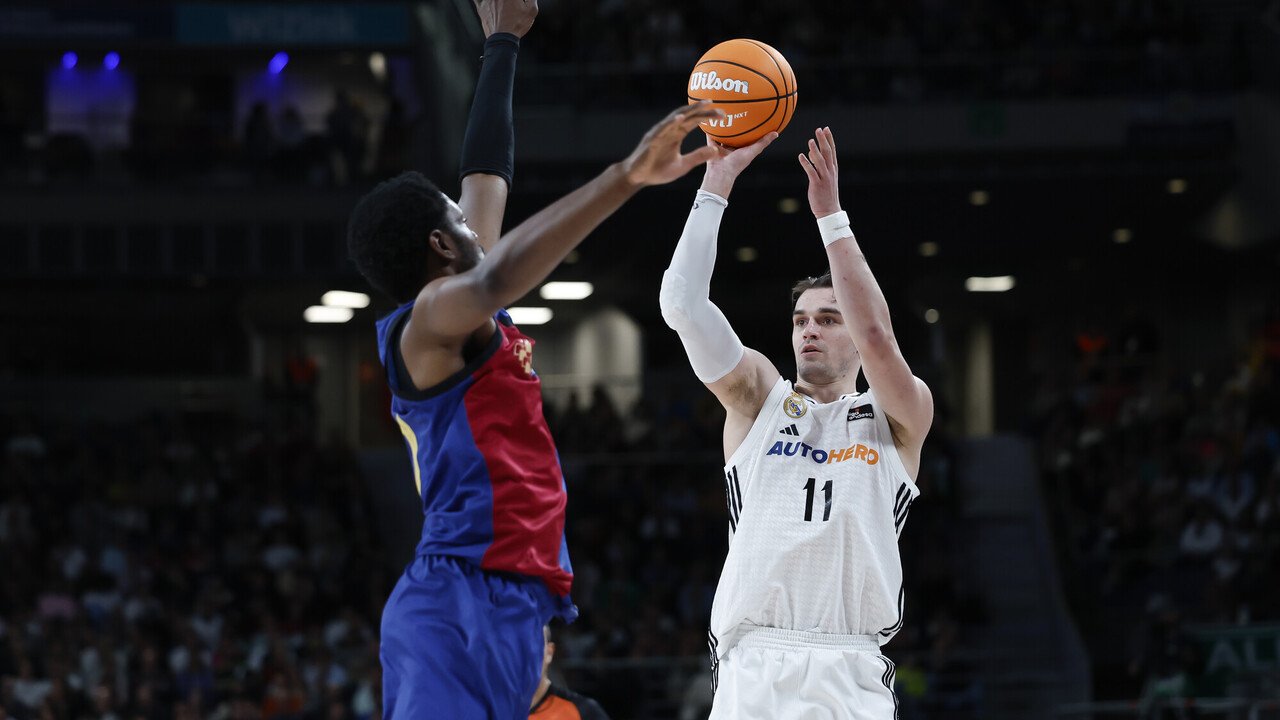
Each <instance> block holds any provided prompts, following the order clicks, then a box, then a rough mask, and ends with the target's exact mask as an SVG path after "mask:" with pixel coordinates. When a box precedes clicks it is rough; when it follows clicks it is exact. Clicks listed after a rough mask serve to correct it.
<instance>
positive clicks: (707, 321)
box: [658, 190, 746, 384]
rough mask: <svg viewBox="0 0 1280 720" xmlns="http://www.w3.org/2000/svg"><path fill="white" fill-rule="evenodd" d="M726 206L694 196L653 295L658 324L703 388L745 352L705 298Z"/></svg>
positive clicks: (718, 199) (704, 195)
mask: <svg viewBox="0 0 1280 720" xmlns="http://www.w3.org/2000/svg"><path fill="white" fill-rule="evenodd" d="M728 205H729V202H728V201H727V200H725V199H724V198H722V197H720V196H719V195H715V194H713V193H709V192H706V191H705V190H699V191H698V195H697V197H695V198H694V202H693V209H692V210H690V211H689V219H688V220H687V221H686V222H685V225H684V233H682V234H681V235H680V242H679V243H677V244H676V250H675V253H674V254H672V256H671V266H670V267H668V268H667V271H666V272H665V273H663V275H662V290H661V291H660V292H659V293H658V303H659V305H660V306H661V308H662V319H663V320H665V321H666V323H667V326H668V327H670V328H671V329H672V330H675V331H676V333H677V334H678V335H679V336H680V342H681V343H683V344H684V350H685V353H686V354H688V356H689V364H690V365H692V366H693V372H694V374H695V375H697V376H698V379H699V380H701V381H702V382H704V383H708V384H710V383H713V382H715V381H717V380H719V379H721V378H723V377H724V376H725V375H728V374H729V373H730V372H732V371H733V369H734V368H735V367H737V366H738V363H739V362H741V360H742V356H743V353H745V352H746V349H745V348H744V347H743V346H742V341H741V340H739V339H738V335H737V333H735V332H734V331H733V327H732V326H731V325H729V321H728V320H727V319H726V318H725V316H724V313H722V312H720V308H718V307H716V306H715V305H713V304H712V303H711V298H710V295H711V272H712V270H714V268H715V264H716V238H717V235H718V234H719V232H720V219H721V217H723V216H724V209H725V208H726V207H728Z"/></svg>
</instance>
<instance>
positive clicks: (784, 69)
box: [689, 38, 797, 147]
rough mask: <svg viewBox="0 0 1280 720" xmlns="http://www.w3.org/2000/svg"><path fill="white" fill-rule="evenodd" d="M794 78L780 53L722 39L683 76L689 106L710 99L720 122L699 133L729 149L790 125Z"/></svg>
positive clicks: (748, 42)
mask: <svg viewBox="0 0 1280 720" xmlns="http://www.w3.org/2000/svg"><path fill="white" fill-rule="evenodd" d="M796 97H797V96H796V75H795V73H793V72H791V65H790V64H788V63H787V59H786V58H784V57H782V53H780V52H778V51H777V50H774V49H773V48H771V47H769V46H768V45H765V44H764V43H762V42H760V41H758V40H748V39H746V38H738V39H736V40H726V41H724V42H722V43H720V44H719V45H716V46H715V47H713V48H711V49H710V50H708V51H707V53H706V54H705V55H703V56H702V59H701V60H699V61H698V64H697V65H694V66H693V72H692V73H690V75H689V102H690V103H694V102H697V101H699V100H710V101H711V102H712V103H714V104H715V106H716V107H718V108H720V109H721V110H723V111H724V114H725V117H724V119H723V120H711V121H708V122H704V123H702V125H701V127H702V131H703V132H705V133H706V134H707V135H710V136H711V137H712V138H714V139H715V140H716V141H717V142H720V143H722V144H724V145H728V146H730V147H742V146H744V145H750V144H751V143H753V142H755V141H756V140H759V139H760V138H762V137H764V136H765V135H767V134H769V133H770V132H773V131H775V130H776V131H778V132H782V129H783V128H785V127H786V126H787V123H789V122H791V116H792V114H794V113H795V111H796Z"/></svg>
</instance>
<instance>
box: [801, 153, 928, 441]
mask: <svg viewBox="0 0 1280 720" xmlns="http://www.w3.org/2000/svg"><path fill="white" fill-rule="evenodd" d="M814 135H815V137H814V138H813V139H811V140H809V152H808V154H807V155H806V154H804V153H801V154H800V157H799V160H800V166H801V167H802V168H804V172H805V175H807V176H808V177H809V208H810V209H811V210H812V211H813V215H814V217H815V218H817V219H818V227H819V228H820V230H821V232H822V241H823V243H824V244H825V245H826V247H827V261H828V262H830V263H831V284H832V286H833V288H834V290H835V295H836V303H837V304H838V305H839V306H840V310H841V313H842V314H843V316H844V324H845V327H847V328H848V329H849V333H850V334H851V335H852V336H853V343H854V345H855V346H857V348H858V353H859V354H860V355H861V356H862V371H863V373H865V374H866V376H867V383H868V384H870V386H871V389H872V390H873V391H874V392H875V397H876V399H877V400H878V401H879V402H880V404H881V406H883V407H884V411H885V414H887V415H888V416H889V420H890V425H891V426H892V429H893V434H894V439H895V441H896V442H897V444H898V446H899V447H901V448H903V449H905V450H907V451H908V452H911V453H913V454H914V453H918V452H919V450H920V446H921V445H922V444H923V443H924V438H925V435H926V434H928V432H929V426H930V425H931V424H932V423H933V395H932V394H931V393H930V392H929V388H928V386H927V385H925V384H924V381H923V380H921V379H920V378H917V377H916V376H915V375H913V374H912V372H911V367H910V366H908V365H907V361H906V359H905V358H903V357H902V351H901V350H900V349H899V348H898V341H897V338H895V337H894V334H893V324H892V322H891V321H890V318H889V305H888V303H886V302H885V299H884V293H882V292H881V291H880V285H879V284H878V283H876V279H875V276H874V275H872V274H871V266H870V265H868V264H867V258H866V256H864V255H863V254H862V248H860V247H858V241H857V240H856V239H855V238H854V236H853V231H852V230H851V229H850V228H849V216H848V215H847V214H845V213H844V212H843V211H841V209H840V188H839V165H838V163H837V160H836V145H835V138H834V137H833V136H832V135H831V129H830V128H820V129H818V130H817V131H815V133H814Z"/></svg>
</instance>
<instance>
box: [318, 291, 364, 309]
mask: <svg viewBox="0 0 1280 720" xmlns="http://www.w3.org/2000/svg"><path fill="white" fill-rule="evenodd" d="M320 304H321V305H324V306H326V307H336V308H352V309H353V310H362V309H364V308H367V307H369V296H368V295H365V294H364V293H360V292H348V291H346V290H330V291H329V292H327V293H325V294H324V295H321V296H320Z"/></svg>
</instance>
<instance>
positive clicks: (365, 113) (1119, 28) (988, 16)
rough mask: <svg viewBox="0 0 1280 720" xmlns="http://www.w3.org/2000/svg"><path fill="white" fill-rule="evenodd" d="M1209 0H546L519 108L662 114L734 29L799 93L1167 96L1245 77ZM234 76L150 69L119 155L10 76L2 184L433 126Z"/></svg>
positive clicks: (341, 97)
mask: <svg viewBox="0 0 1280 720" xmlns="http://www.w3.org/2000/svg"><path fill="white" fill-rule="evenodd" d="M1212 7H1213V3H1194V2H1192V0H1053V1H1052V2H1047V3H1046V2H1035V1H1033V0H982V1H981V2H969V3H947V2H943V1H942V0H908V1H905V2H890V1H889V0H876V1H875V2H871V3H857V4H850V3H844V2H838V1H837V0H823V1H822V2H813V3H803V4H798V5H797V4H787V3H781V4H780V3H772V4H770V3H748V2H743V1H742V0H732V1H730V2H709V1H707V0H701V1H700V2H686V1H685V0H643V1H636V2H621V1H619V0H608V1H606V2H589V1H588V0H565V1H564V2H556V3H547V4H546V6H545V7H544V8H543V9H542V10H541V12H540V14H539V17H538V22H537V26H536V28H535V30H534V31H533V33H532V34H531V35H530V36H529V38H528V39H527V40H526V42H525V44H524V48H525V49H524V50H523V52H522V66H521V67H522V69H521V72H520V73H519V75H518V78H517V92H516V95H515V102H516V105H517V106H518V108H519V107H529V106H560V107H563V106H570V107H573V108H575V109H578V110H582V109H590V110H597V109H599V108H609V107H613V108H624V107H632V108H635V107H645V108H652V107H667V106H669V104H670V102H671V100H672V98H677V99H678V98H679V97H681V92H680V88H681V87H683V86H684V84H685V80H686V78H687V74H688V72H689V70H690V68H691V67H692V66H693V64H694V63H695V62H696V61H697V60H698V58H699V57H701V56H702V54H703V53H704V52H705V51H706V50H708V49H709V48H710V47H711V46H712V45H714V44H715V43H717V42H720V41H722V40H725V39H729V38H733V37H752V38H757V39H760V40H763V41H765V42H768V43H770V44H772V45H774V46H775V47H777V48H778V49H779V50H780V51H782V53H783V54H784V55H785V56H786V57H787V58H788V59H789V61H790V62H791V64H792V66H793V68H795V70H796V72H797V75H798V77H799V78H800V80H799V85H800V88H801V93H802V94H805V96H806V97H808V98H810V99H811V100H809V101H806V102H810V101H821V102H846V103H916V102H925V101H960V102H982V101H988V100H991V101H1001V100H1013V99H1022V98H1043V97H1068V96H1105V95H1124V96H1131V97H1168V96H1169V95H1171V94H1175V93H1182V92H1192V93H1194V92H1202V91H1203V92H1221V91H1226V90H1231V89H1236V88H1240V87H1242V86H1244V85H1246V84H1248V83H1249V81H1250V78H1251V77H1252V74H1251V70H1250V67H1251V63H1252V60H1251V56H1250V52H1251V40H1250V38H1251V35H1250V33H1251V31H1253V30H1255V29H1256V28H1257V27H1258V26H1259V23H1258V22H1257V21H1258V17H1256V16H1255V15H1257V14H1258V13H1255V15H1249V14H1247V13H1246V14H1241V15H1235V14H1231V12H1230V11H1229V10H1228V11H1224V12H1222V13H1220V14H1217V15H1215V14H1214V12H1213V11H1212ZM1233 7H1235V6H1233ZM1196 12H1199V14H1196ZM1258 12H1259V13H1260V10H1259V11H1258ZM286 72H294V71H293V70H289V71H286ZM152 74H154V72H153V73H152ZM230 80H231V78H230V77H227V78H222V79H216V78H214V79H211V78H191V79H188V80H187V81H185V82H183V83H181V85H182V86H183V87H170V85H172V84H173V83H172V81H171V80H168V79H165V78H163V77H160V78H152V77H150V75H146V76H143V77H141V79H140V82H139V87H138V98H137V100H138V101H137V106H136V107H134V108H133V109H132V111H131V113H130V117H128V118H114V119H113V118H110V117H99V116H98V114H97V113H99V112H100V111H94V116H93V117H88V118H85V119H84V123H85V124H86V125H88V126H91V127H95V128H114V129H111V130H110V135H111V136H112V143H111V144H113V145H114V146H116V149H117V150H118V151H119V154H118V156H115V155H113V154H112V153H110V152H104V151H105V150H107V148H104V147H102V144H101V143H99V142H97V141H95V140H94V139H93V138H92V137H89V136H88V135H89V134H92V133H88V134H86V133H85V132H80V131H66V132H51V131H46V130H45V129H44V128H41V127H38V126H39V125H40V124H41V123H46V124H47V121H45V120H42V118H43V117H44V114H45V112H46V111H47V110H46V108H45V106H44V104H43V103H44V101H43V100H42V99H41V98H42V96H43V94H44V93H43V91H42V90H41V89H39V88H37V87H36V86H35V85H31V86H30V87H26V86H23V87H25V89H24V90H22V91H21V92H19V91H18V89H17V88H18V86H17V85H13V83H10V85H11V86H12V87H10V88H9V89H8V90H6V89H5V87H4V86H0V179H9V180H15V179H16V180H19V181H23V182H34V183H43V182H50V181H54V182H56V181H58V180H62V179H73V180H75V179H92V178H96V179H108V180H110V179H115V180H123V181H143V182H158V181H168V180H172V179H175V178H193V177H194V178H200V179H206V180H211V181H213V182H214V183H215V184H218V185H228V186H235V185H245V184H264V183H274V182H280V183H294V184H297V183H307V184H309V185H318V186H324V185H344V184H348V183H359V182H361V181H362V180H365V179H366V178H381V177H385V176H387V175H389V174H392V173H394V172H396V171H398V170H401V169H403V167H404V164H405V163H406V162H408V161H409V160H410V158H409V152H410V143H411V140H412V139H413V136H414V127H415V125H416V126H417V127H419V128H421V130H420V132H422V133H429V132H432V130H428V129H426V128H427V126H428V125H429V126H432V127H433V128H434V127H435V126H438V125H439V120H438V118H436V117H435V116H434V115H432V114H431V113H427V115H428V117H423V118H414V117H410V116H409V114H407V113H406V111H405V109H404V104H402V103H401V102H400V101H399V100H396V99H394V98H390V97H388V98H386V100H387V103H386V105H387V106H386V109H385V110H383V109H379V110H378V112H377V113H376V114H372V113H371V111H370V110H369V109H366V108H364V107H361V103H360V101H359V100H358V99H355V98H353V96H352V95H351V94H350V93H349V92H348V91H347V90H349V89H343V88H340V87H334V88H333V89H334V99H333V103H332V107H331V108H329V109H328V110H325V109H322V108H320V107H316V108H312V109H309V110H307V112H308V113H311V116H309V117H305V118H304V117H303V115H302V113H301V112H300V111H299V109H298V108H297V107H284V108H276V109H275V110H274V111H271V112H268V109H267V107H266V106H265V105H263V104H261V103H259V104H258V105H255V106H253V108H252V110H251V111H250V112H248V113H247V114H246V115H241V114H237V112H236V111H233V110H231V109H230V108H232V107H234V106H235V105H236V102H237V101H236V98H234V97H232V95H233V94H234V93H235V92H237V91H236V90H235V84H234V82H230ZM312 80H314V81H319V82H321V83H324V82H325V81H324V80H323V79H320V78H312ZM422 82H423V83H424V84H428V85H430V84H432V81H430V80H423V81H422ZM370 87H373V86H372V85H370ZM411 104H412V105H414V106H418V105H421V106H424V107H430V106H431V103H430V102H422V103H411ZM517 112H519V109H517ZM424 123H425V124H424ZM121 144H123V147H120V145H121ZM420 144H427V145H429V144H430V143H429V142H427V141H421V142H420Z"/></svg>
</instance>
